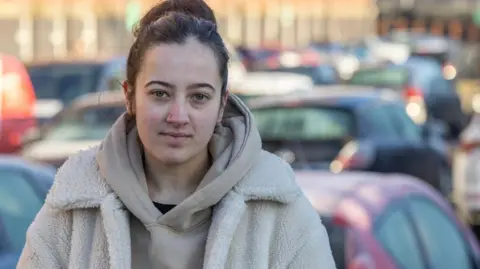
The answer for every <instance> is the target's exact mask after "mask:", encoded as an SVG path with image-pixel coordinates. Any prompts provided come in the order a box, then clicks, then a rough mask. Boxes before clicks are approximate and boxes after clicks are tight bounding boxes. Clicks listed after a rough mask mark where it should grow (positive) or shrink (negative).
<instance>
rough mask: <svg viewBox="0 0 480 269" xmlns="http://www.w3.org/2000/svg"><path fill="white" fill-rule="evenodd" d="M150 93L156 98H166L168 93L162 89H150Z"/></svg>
mask: <svg viewBox="0 0 480 269" xmlns="http://www.w3.org/2000/svg"><path fill="white" fill-rule="evenodd" d="M150 93H151V94H152V95H154V96H155V97H157V98H166V97H168V93H167V92H166V91H162V90H152V91H151V92H150Z"/></svg>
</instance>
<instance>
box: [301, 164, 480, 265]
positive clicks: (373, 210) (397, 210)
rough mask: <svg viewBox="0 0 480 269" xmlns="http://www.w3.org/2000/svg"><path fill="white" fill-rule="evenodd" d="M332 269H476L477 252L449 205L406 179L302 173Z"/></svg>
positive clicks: (302, 182)
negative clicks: (324, 232) (326, 237)
mask: <svg viewBox="0 0 480 269" xmlns="http://www.w3.org/2000/svg"><path fill="white" fill-rule="evenodd" d="M296 177H297V181H298V184H299V185H300V187H301V188H302V189H303V191H304V193H305V195H306V196H307V197H308V198H309V199H310V201H311V203H312V205H313V206H314V207H315V209H316V210H317V212H318V213H319V215H320V218H321V219H322V223H323V225H324V226H325V227H326V230H327V233H328V235H329V239H330V245H331V249H332V253H333V257H334V260H335V263H336V265H337V269H347V268H381V269H427V268H432V269H433V268H435V269H452V268H455V269H476V268H479V266H480V263H479V258H480V249H479V245H478V242H477V241H476V239H475V237H474V235H473V234H472V232H471V231H470V229H468V228H467V227H466V226H465V225H464V224H462V223H461V222H460V221H459V220H458V219H457V218H456V216H455V214H454V212H453V211H452V209H451V207H450V206H449V204H448V202H447V201H446V200H445V199H443V198H442V197H441V196H440V195H439V194H438V193H437V192H436V191H434V190H433V189H432V188H431V187H429V186H428V185H427V184H424V183H422V182H421V181H420V180H417V179H416V178H413V177H410V176H407V175H385V174H375V173H364V172H344V173H341V174H333V173H329V172H317V171H315V172H312V171H308V172H307V171H305V172H304V171H301V172H297V174H296Z"/></svg>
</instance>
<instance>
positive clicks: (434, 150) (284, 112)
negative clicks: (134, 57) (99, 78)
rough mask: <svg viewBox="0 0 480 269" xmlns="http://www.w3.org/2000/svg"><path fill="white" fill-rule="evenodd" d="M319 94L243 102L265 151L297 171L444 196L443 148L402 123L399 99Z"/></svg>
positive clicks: (447, 185)
mask: <svg viewBox="0 0 480 269" xmlns="http://www.w3.org/2000/svg"><path fill="white" fill-rule="evenodd" d="M339 87H343V86H337V87H336V88H339ZM324 88H325V89H324V90H314V91H311V92H305V93H297V94H290V95H288V94H286V95H281V96H270V97H261V98H256V99H252V100H250V101H249V102H248V105H249V106H250V109H251V111H252V113H253V115H254V117H255V122H256V124H257V128H258V130H259V132H260V136H261V137H262V144H263V148H264V149H265V150H267V151H269V152H272V153H275V154H277V155H279V156H281V157H283V158H284V159H285V160H286V161H287V162H289V163H290V164H291V165H292V167H293V168H294V169H297V170H311V169H313V170H317V169H319V170H330V171H332V172H335V173H339V172H342V171H345V170H363V171H372V172H382V173H403V174H409V175H412V176H415V177H418V178H421V179H423V180H425V181H426V182H428V183H429V184H431V185H432V186H434V187H435V188H437V189H438V190H440V192H441V193H442V194H444V195H445V196H449V195H450V193H451V188H452V186H451V185H452V177H451V168H450V160H449V152H448V148H447V147H446V144H445V143H444V142H443V140H441V138H440V137H437V138H435V136H438V134H436V133H434V132H430V130H428V129H422V128H420V127H419V126H417V125H416V124H415V123H414V122H413V121H412V120H411V119H410V118H409V117H408V115H407V114H406V112H405V109H404V105H403V103H402V102H401V100H402V99H401V98H396V96H395V95H390V94H386V93H384V92H377V91H371V90H365V91H361V90H354V91H348V90H335V89H334V88H335V87H328V86H325V87H324ZM328 88H330V89H328ZM432 136H434V137H432Z"/></svg>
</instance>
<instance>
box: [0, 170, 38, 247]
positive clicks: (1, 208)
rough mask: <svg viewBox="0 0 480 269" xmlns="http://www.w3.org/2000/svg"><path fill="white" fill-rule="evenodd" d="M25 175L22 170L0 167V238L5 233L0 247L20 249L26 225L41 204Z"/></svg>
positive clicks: (23, 241)
mask: <svg viewBox="0 0 480 269" xmlns="http://www.w3.org/2000/svg"><path fill="white" fill-rule="evenodd" d="M28 176H29V175H27V174H25V173H24V172H23V171H22V170H17V169H6V168H1V169H0V238H2V236H5V237H6V240H2V241H1V242H0V249H2V250H6V251H9V252H10V251H12V252H18V251H21V250H22V248H23V245H24V244H25V233H26V231H27V229H28V226H29V225H30V224H31V222H32V221H33V219H34V218H35V215H36V214H37V212H38V211H39V210H40V208H41V207H42V205H43V200H42V199H41V198H40V196H39V194H38V193H37V190H35V189H34V187H33V186H32V185H31V182H30V180H31V179H30V180H29V178H28ZM2 233H3V234H2ZM5 248H6V249H5Z"/></svg>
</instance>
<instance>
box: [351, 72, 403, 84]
mask: <svg viewBox="0 0 480 269" xmlns="http://www.w3.org/2000/svg"><path fill="white" fill-rule="evenodd" d="M407 82H408V70H407V68H404V67H389V68H387V67H385V68H374V69H364V70H359V71H357V72H355V73H354V74H353V76H352V77H351V79H350V80H349V84H352V85H368V86H376V87H392V86H403V85H405V84H406V83H407Z"/></svg>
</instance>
